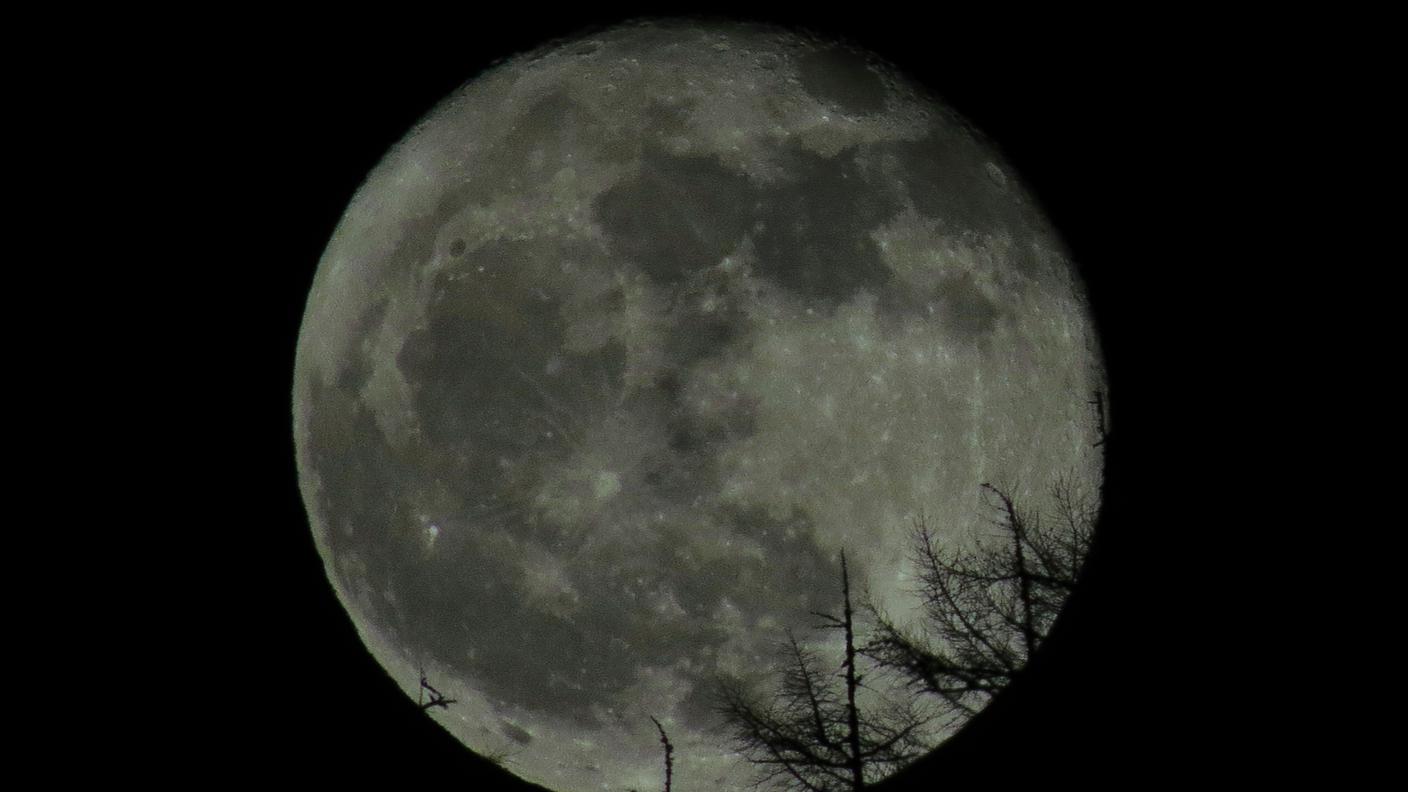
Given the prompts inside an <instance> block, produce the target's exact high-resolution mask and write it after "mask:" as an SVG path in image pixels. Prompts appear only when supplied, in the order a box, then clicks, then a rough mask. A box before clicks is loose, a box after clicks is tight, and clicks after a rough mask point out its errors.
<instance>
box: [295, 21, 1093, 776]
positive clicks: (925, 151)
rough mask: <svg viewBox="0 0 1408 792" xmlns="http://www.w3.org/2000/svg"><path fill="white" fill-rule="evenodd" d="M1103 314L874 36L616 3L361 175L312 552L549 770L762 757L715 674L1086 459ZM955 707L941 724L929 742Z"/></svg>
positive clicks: (961, 129)
mask: <svg viewBox="0 0 1408 792" xmlns="http://www.w3.org/2000/svg"><path fill="white" fill-rule="evenodd" d="M1104 383H1105V375H1104V371H1103V364H1102V361H1101V356H1100V352H1099V344H1098V339H1097V338H1096V334H1095V330H1094V327H1093V325H1092V323H1091V320H1090V315H1089V312H1088V310H1087V305H1086V302H1085V297H1084V288H1083V286H1082V284H1081V282H1080V279H1079V277H1078V275H1077V272H1076V270H1075V269H1074V266H1073V264H1072V262H1071V261H1070V260H1069V257H1068V254H1067V252H1066V249H1065V248H1064V247H1063V244H1062V242H1061V241H1060V239H1059V237H1058V236H1057V234H1056V232H1055V231H1054V229H1053V228H1051V226H1050V224H1049V223H1048V221H1047V220H1046V218H1045V217H1044V216H1043V214H1042V212H1041V209H1040V207H1039V206H1038V205H1037V204H1036V203H1035V202H1034V200H1033V198H1032V197H1031V196H1030V194H1029V193H1028V192H1027V191H1026V189H1025V188H1024V186H1023V184H1022V181H1021V178H1020V176H1019V174H1017V173H1015V172H1013V170H1012V169H1011V168H1010V167H1009V166H1008V164H1006V163H1005V162H1004V161H1003V159H1002V158H1001V155H1000V153H999V152H998V151H996V150H995V148H994V147H992V146H991V145H989V144H988V143H987V142H985V140H984V139H983V137H982V135H981V134H980V133H979V132H978V131H977V130H974V129H973V128H972V127H971V126H970V125H968V124H967V123H966V122H965V121H964V120H963V119H962V118H961V117H959V116H958V115H957V114H956V113H954V112H953V111H951V110H950V109H948V108H947V107H945V106H944V105H942V104H941V103H940V102H939V101H937V100H936V99H934V98H933V97H932V96H930V95H929V94H928V93H926V91H925V90H924V89H923V88H922V87H921V86H918V85H917V84H915V83H913V82H912V81H910V80H909V79H907V78H906V77H905V76H904V75H903V74H900V73H897V71H896V70H895V69H893V68H891V67H890V66H889V65H887V64H886V63H885V62H884V61H883V60H881V59H879V58H877V57H876V56H873V55H871V54H869V53H866V52H863V51H859V50H856V49H854V48H851V47H849V46H847V45H844V44H841V43H836V42H829V41H822V40H817V39H815V38H811V37H808V36H805V35H801V34H797V33H793V32H789V31H786V30H781V29H777V28H771V27H764V26H751V25H742V24H739V25H731V24H724V23H710V24H703V23H698V22H658V21H657V22H639V23H632V24H629V25H625V26H622V27H618V28H615V29H611V30H607V31H603V32H597V33H592V34H590V35H586V36H584V37H580V38H578V39H576V40H571V41H566V42H554V43H552V44H550V45H546V46H544V47H542V48H541V49H539V50H536V51H532V52H528V53H524V54H522V55H520V56H518V57H515V58H513V59H511V60H508V61H506V62H503V63H501V64H499V65H497V66H495V67H494V68H492V69H491V70H489V71H488V72H486V73H484V74H482V75H479V76H478V77H476V78H475V79H473V80H471V81H470V82H469V83H467V84H466V85H464V86H463V87H462V88H461V89H459V90H458V91H457V92H455V93H454V94H453V95H451V96H450V97H448V98H446V99H445V100H444V101H443V102H442V103H441V104H440V105H439V106H437V107H435V108H434V109H433V110H431V111H430V112H429V114H428V115H427V116H426V117H425V118H424V119H423V120H422V121H421V122H420V123H419V124H417V125H416V126H415V127H414V128H413V129H412V130H411V131H410V132H409V133H408V134H407V135H406V136H405V138H404V139H403V140H401V142H400V143H399V144H397V145H396V146H395V147H394V148H393V149H392V150H391V151H390V152H388V153H387V154H386V156H385V158H384V159H383V160H382V161H381V162H380V164H378V165H377V167H376V168H375V169H374V170H373V171H372V173H371V174H370V175H369V176H368V177H367V179H366V181H365V183H364V184H363V185H362V186H361V188H360V189H359V190H358V192H357V193H356V195H355V197H354V198H353V199H352V201H351V204H350V205H349V206H348V208H347V210H346V213H345V214H344V215H343V217H342V219H341V222H340V224H339V225H338V227H337V229H336V231H335V233H334V234H333V237H332V239H331V240H330V242H329V243H328V246H327V249H326V252H325V253H324V255H323V257H322V260H321V262H320V264H319V266H318V270H317V274H316V276H315V278H314V281H313V285H312V288H311V291H310V293H309V295H308V301H307V307H306V312H305V314H304V318H303V324H302V328H301V332H300V335H299V340H298V348H297V359H296V364H295V372H294V392H293V418H294V437H295V440H296V445H297V462H298V470H299V479H300V486H301V489H302V494H303V498H304V503H305V505H306V508H307V511H308V515H309V521H310V523H311V526H312V531H313V536H314V539H315V541H316V544H317V547H318V549H319V551H320V553H321V555H322V558H323V560H324V563H325V566H326V571H327V574H328V578H329V580H330V581H331V583H332V585H333V587H334V588H335V590H336V592H337V594H338V596H339V598H340V599H341V601H342V603H343V604H344V605H345V607H346V609H347V611H348V613H349V614H350V616H351V619H352V621H353V623H354V624H355V625H356V627H357V629H358V631H359V633H360V635H361V637H362V639H363V641H364V642H365V643H366V645H367V647H368V649H369V650H370V651H371V653H372V654H373V655H374V656H375V658H376V659H377V660H378V662H379V663H380V664H381V665H382V666H383V667H384V668H385V669H386V671H387V672H388V673H389V674H390V675H391V676H392V677H393V678H394V679H396V680H397V681H398V682H399V683H400V684H401V685H402V686H403V687H404V688H405V690H406V692H407V695H408V696H410V698H411V699H412V700H414V699H415V698H416V697H417V694H418V692H419V684H418V682H419V679H420V675H421V673H422V672H423V673H424V674H425V675H426V678H427V679H429V680H430V681H431V682H432V684H434V685H435V687H436V688H437V689H438V690H439V691H440V692H442V693H443V694H445V695H446V696H448V697H449V698H452V699H455V700H456V703H455V704H454V705H452V706H450V707H448V708H446V709H443V710H441V709H435V710H431V711H430V713H431V714H430V715H429V717H433V718H435V719H436V720H437V721H439V722H440V723H441V724H442V725H443V726H444V728H446V729H447V730H449V731H450V732H451V733H452V734H454V735H455V736H456V737H457V738H458V739H459V740H460V741H462V742H463V743H464V744H465V745H466V746H467V747H468V748H469V749H471V750H473V751H475V752H476V753H480V754H483V755H489V756H494V757H499V758H501V759H502V761H503V762H504V764H505V766H506V767H507V768H508V769H509V770H510V771H512V772H513V773H515V774H517V775H518V776H519V777H521V778H523V779H526V780H528V781H532V782H534V783H539V784H542V785H545V786H548V787H550V788H552V789H556V790H563V791H564V792H569V791H571V792H576V791H578V790H598V789H605V788H611V789H618V790H619V789H641V790H645V789H654V788H658V787H659V786H660V784H661V779H662V760H661V754H660V745H659V742H658V734H657V732H656V731H655V725H654V724H653V723H652V721H651V718H652V717H654V718H657V719H659V721H660V722H661V724H662V725H663V726H664V728H665V729H666V730H667V731H668V733H669V735H670V737H671V739H672V741H673V743H674V745H675V766H674V788H675V789H676V790H680V791H681V792H693V791H694V790H704V789H716V788H719V787H720V786H722V787H724V788H729V789H737V788H743V787H745V786H747V784H748V782H749V780H750V778H751V773H752V768H750V767H749V766H748V764H747V762H746V761H744V760H743V758H742V757H741V756H739V755H738V754H737V753H735V751H734V749H733V746H731V745H730V743H729V740H728V734H727V732H726V730H725V729H724V728H723V723H722V719H721V716H720V714H719V712H718V710H717V706H716V703H715V701H716V699H715V687H714V684H715V680H716V679H718V678H719V677H720V676H721V675H747V674H752V673H755V672H758V671H760V670H763V669H766V668H767V667H768V666H769V664H770V663H771V662H772V660H773V658H774V657H775V652H774V649H775V647H776V645H777V644H778V642H779V641H780V640H781V639H782V638H783V637H784V635H785V634H786V631H787V630H789V629H791V630H793V631H794V632H795V634H796V635H797V636H798V638H799V640H803V641H806V642H809V643H812V644H814V645H815V646H816V647H817V649H818V651H822V652H825V651H830V650H833V649H834V648H835V641H836V640H837V637H836V635H835V634H834V633H826V634H821V633H819V632H818V631H816V630H814V629H813V627H814V626H815V625H816V622H817V619H816V617H814V616H812V615H811V613H812V612H818V611H819V612H839V610H840V604H841V589H840V577H839V559H840V555H841V553H842V552H844V553H845V554H846V558H847V560H848V563H849V567H850V573H851V578H852V581H853V585H855V586H856V587H857V588H860V587H861V586H862V585H863V587H864V589H865V590H866V591H868V593H869V596H870V597H871V599H873V600H874V601H875V602H876V603H877V604H878V605H879V606H881V607H883V608H884V609H885V610H886V611H887V612H888V613H889V614H890V615H892V616H894V617H896V618H897V619H899V620H901V621H904V620H906V619H909V618H915V619H917V618H918V616H919V613H920V611H919V601H918V599H917V598H916V597H915V596H914V594H913V593H912V585H913V584H912V581H913V577H912V576H913V569H912V567H911V565H910V563H909V560H908V557H907V551H908V549H909V541H910V528H911V524H912V520H913V519H914V517H915V516H916V515H918V514H921V513H923V514H925V515H927V516H928V519H929V521H930V522H931V524H936V525H939V526H940V527H941V529H942V531H941V533H942V535H943V536H945V537H951V538H952V541H962V540H963V539H962V538H963V537H964V536H967V535H970V534H972V533H973V531H975V530H979V529H981V528H982V527H983V526H984V525H985V524H986V523H985V518H986V516H987V514H986V512H985V505H984V501H983V498H982V492H981V485H982V484H983V483H985V482H992V483H994V484H998V485H1001V486H1002V487H1004V488H1005V490H1006V491H1008V492H1010V493H1012V494H1013V495H1014V497H1015V498H1016V499H1019V500H1022V501H1023V502H1027V503H1031V504H1033V505H1034V506H1035V507H1039V506H1040V503H1041V499H1042V497H1043V494H1044V493H1045V492H1046V491H1047V488H1048V487H1049V486H1050V485H1051V483H1052V482H1053V481H1054V480H1055V479H1056V478H1057V477H1061V476H1075V477H1078V478H1079V479H1081V480H1083V481H1086V482H1096V481H1098V480H1099V477H1100V476H1101V472H1102V467H1101V466H1102V459H1101V456H1100V449H1099V448H1098V447H1095V443H1096V439H1097V437H1096V426H1095V423H1094V421H1093V420H1092V419H1091V407H1090V404H1089V403H1090V401H1091V398H1092V394H1095V393H1101V392H1103V389H1104ZM945 736H946V734H945V733H943V732H942V730H935V732H934V733H933V734H931V735H929V738H930V739H931V741H932V742H934V743H935V744H937V743H938V742H940V741H941V740H942V739H943V738H944V737H945Z"/></svg>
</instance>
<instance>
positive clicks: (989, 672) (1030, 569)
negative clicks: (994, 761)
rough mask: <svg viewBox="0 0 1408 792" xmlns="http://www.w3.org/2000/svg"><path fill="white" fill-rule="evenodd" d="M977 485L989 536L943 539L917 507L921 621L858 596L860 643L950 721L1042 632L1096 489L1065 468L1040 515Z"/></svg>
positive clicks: (1007, 671) (1065, 582) (1082, 548)
mask: <svg viewBox="0 0 1408 792" xmlns="http://www.w3.org/2000/svg"><path fill="white" fill-rule="evenodd" d="M983 491H984V494H985V495H986V496H987V498H988V504H989V506H990V507H991V508H992V509H993V511H994V512H995V513H996V515H997V517H996V519H995V520H994V521H993V525H994V527H995V528H996V535H995V536H994V537H991V538H990V539H989V540H988V541H986V542H979V543H978V545H977V546H976V547H975V548H974V549H971V550H959V549H955V548H953V547H945V546H944V545H943V544H942V543H941V541H940V540H939V538H938V537H937V535H936V533H935V532H934V531H933V530H932V529H931V528H930V526H929V525H928V523H927V521H926V519H925V517H924V516H923V515H922V514H921V515H920V516H919V517H918V518H916V520H915V522H914V527H913V531H912V539H913V544H912V546H911V551H910V559H911V563H913V564H914V566H915V568H916V570H917V572H918V575H917V578H918V587H917V590H916V592H915V593H916V594H917V595H918V596H919V597H920V600H921V602H922V603H923V608H924V615H925V618H924V620H923V625H922V629H920V630H917V631H916V630H914V629H906V628H904V627H901V626H900V625H899V624H897V623H896V622H895V621H894V620H893V619H891V618H890V617H889V616H887V615H886V614H885V613H883V612H881V610H880V609H879V608H878V607H876V606H875V605H874V604H873V603H867V604H866V609H867V611H868V612H869V614H870V616H871V618H872V620H873V622H874V623H875V629H874V632H873V634H872V636H871V638H870V640H869V641H868V642H867V643H865V644H864V645H863V646H861V647H860V652H861V653H862V654H864V655H866V656H867V657H869V658H870V659H871V660H873V661H874V662H875V663H876V664H877V665H878V666H880V667H881V668H884V669H887V670H889V671H892V672H894V673H896V674H898V675H899V676H900V677H901V678H902V679H904V680H905V681H906V682H907V684H909V686H910V687H911V688H913V689H916V690H919V691H923V692H926V693H929V694H931V695H933V696H935V697H936V698H937V699H939V700H940V701H941V702H943V704H944V705H945V706H946V707H947V708H948V710H949V712H950V716H951V718H952V719H953V721H954V722H960V721H962V720H965V719H967V718H969V717H972V716H973V715H975V714H976V713H977V712H978V711H979V710H981V709H982V707H983V706H984V705H985V704H986V703H987V702H988V701H989V700H990V699H991V698H992V697H993V696H995V695H997V693H998V692H1000V691H1001V690H1002V689H1003V688H1005V687H1007V686H1008V685H1009V684H1011V682H1012V680H1013V678H1014V677H1015V676H1016V674H1017V673H1018V672H1020V671H1021V669H1022V668H1023V667H1024V666H1025V665H1026V663H1027V661H1028V660H1029V659H1030V658H1031V656H1032V654H1033V653H1035V652H1036V650H1037V649H1038V647H1039V646H1040V645H1041V643H1042V642H1043V641H1044V640H1045V639H1046V636H1047V634H1048V633H1049V632H1050V630H1051V627H1052V625H1053V624H1054V623H1055V621H1056V617H1057V615H1058V614H1059V613H1060V611H1061V608H1062V606H1064V604H1065V602H1066V599H1067V598H1068V597H1069V596H1070V594H1071V592H1072V591H1074V590H1075V586H1076V581H1077V579H1078V578H1079V576H1080V572H1081V567H1082V565H1083V563H1084V561H1085V557H1086V555H1087V553H1088V552H1089V550H1090V543H1091V540H1092V538H1093V534H1094V524H1095V519H1096V515H1097V510H1098V500H1096V497H1097V493H1092V492H1089V491H1086V490H1083V489H1082V488H1081V487H1079V486H1077V485H1076V483H1075V481H1074V479H1072V478H1071V477H1069V476H1063V477H1061V478H1059V479H1057V480H1056V481H1055V482H1054V483H1053V485H1052V486H1051V489H1050V493H1049V494H1050V500H1051V503H1052V504H1053V505H1054V508H1053V513H1051V514H1049V515H1047V518H1046V519H1042V515H1039V514H1037V513H1035V512H1032V513H1028V512H1026V511H1024V510H1023V509H1022V508H1020V507H1019V506H1018V505H1017V503H1016V502H1015V501H1014V500H1013V498H1012V497H1011V495H1010V494H1008V493H1007V492H1005V491H1003V490H1002V489H999V488H998V487H995V486H993V485H991V484H984V485H983ZM1097 492H1098V491H1097ZM994 540H996V541H994Z"/></svg>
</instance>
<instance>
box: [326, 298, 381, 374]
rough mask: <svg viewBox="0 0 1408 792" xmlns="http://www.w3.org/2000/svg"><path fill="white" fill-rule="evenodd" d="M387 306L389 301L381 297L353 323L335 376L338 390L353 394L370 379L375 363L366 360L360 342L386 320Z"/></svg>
mask: <svg viewBox="0 0 1408 792" xmlns="http://www.w3.org/2000/svg"><path fill="white" fill-rule="evenodd" d="M389 305H390V300H388V299H386V298H385V297H383V298H381V299H379V300H377V301H376V302H373V303H372V304H371V305H370V306H368V307H367V309H366V310H365V311H363V312H362V315H361V316H359V317H357V321H356V322H354V323H353V325H352V332H351V335H350V338H349V341H350V344H349V346H348V348H347V350H346V352H345V353H344V358H343V364H342V368H341V370H340V371H338V374H337V387H338V388H339V389H341V390H344V391H347V392H349V393H353V394H355V393H356V392H357V391H358V390H360V389H361V388H362V386H363V385H365V384H366V382H367V380H368V379H369V378H371V375H372V368H373V367H374V365H375V361H373V360H371V359H369V358H368V356H367V351H366V350H365V349H362V346H361V343H360V342H362V341H364V340H365V339H367V338H368V336H370V335H371V334H372V333H374V332H376V329H377V327H379V326H380V325H381V323H382V320H383V319H385V318H386V309H387V307H388V306H389Z"/></svg>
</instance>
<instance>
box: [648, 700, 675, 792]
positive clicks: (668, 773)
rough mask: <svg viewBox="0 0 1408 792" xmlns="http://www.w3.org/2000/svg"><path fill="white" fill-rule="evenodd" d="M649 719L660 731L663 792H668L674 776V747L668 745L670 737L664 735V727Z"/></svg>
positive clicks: (652, 717)
mask: <svg viewBox="0 0 1408 792" xmlns="http://www.w3.org/2000/svg"><path fill="white" fill-rule="evenodd" d="M650 719H651V720H652V721H654V722H655V728H656V729H658V730H659V731H660V744H661V745H663V746H665V792H670V783H671V782H672V781H673V780H674V776H675V746H674V745H672V744H671V743H670V736H669V735H668V734H666V733H665V727H664V726H661V725H660V721H658V720H655V716H654V715H651V716H650Z"/></svg>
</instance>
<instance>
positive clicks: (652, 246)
mask: <svg viewBox="0 0 1408 792" xmlns="http://www.w3.org/2000/svg"><path fill="white" fill-rule="evenodd" d="M759 197H760V196H759V192H758V190H757V189H756V188H754V187H753V186H752V185H751V184H749V181H748V177H746V176H744V175H743V174H741V173H738V172H736V171H734V170H732V169H730V168H728V167H727V166H725V165H724V164H723V163H722V162H721V161H719V159H718V158H717V157H706V156H696V155H683V156H680V155H673V154H670V153H668V152H666V151H664V150H662V149H659V148H657V147H654V146H648V147H647V148H646V149H645V151H644V153H643V160H642V163H641V165H640V168H639V170H638V171H637V172H636V175H635V176H633V177H632V178H630V179H626V180H624V181H622V182H620V183H619V184H616V185H614V186H612V187H611V188H610V189H608V190H606V191H605V192H604V193H602V194H601V195H600V196H598V197H597V199H596V203H595V209H596V218H597V221H598V222H600V223H601V225H602V226H603V228H604V229H605V231H606V233H607V235H608V239H609V246H610V248H611V250H612V251H613V252H615V253H617V254H618V255H621V256H624V257H625V258H627V259H629V260H630V261H632V262H633V263H635V265H636V266H638V267H640V268H641V270H643V271H644V272H645V273H646V274H647V275H649V276H650V278H651V279H652V280H654V281H655V282H656V283H658V284H660V285H664V286H673V285H676V284H677V283H679V282H680V281H681V280H682V279H684V278H685V277H687V276H688V275H689V274H690V273H693V272H696V271H698V270H701V269H703V268H705V267H711V266H713V265H715V264H717V263H719V261H720V260H721V259H722V258H723V257H724V256H726V255H728V254H729V253H731V252H733V250H734V249H735V248H737V247H738V245H739V243H740V242H742V241H743V235H744V234H745V233H746V232H747V231H748V230H749V229H750V228H751V227H752V225H753V217H754V214H755V212H756V207H757V204H758V201H759Z"/></svg>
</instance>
